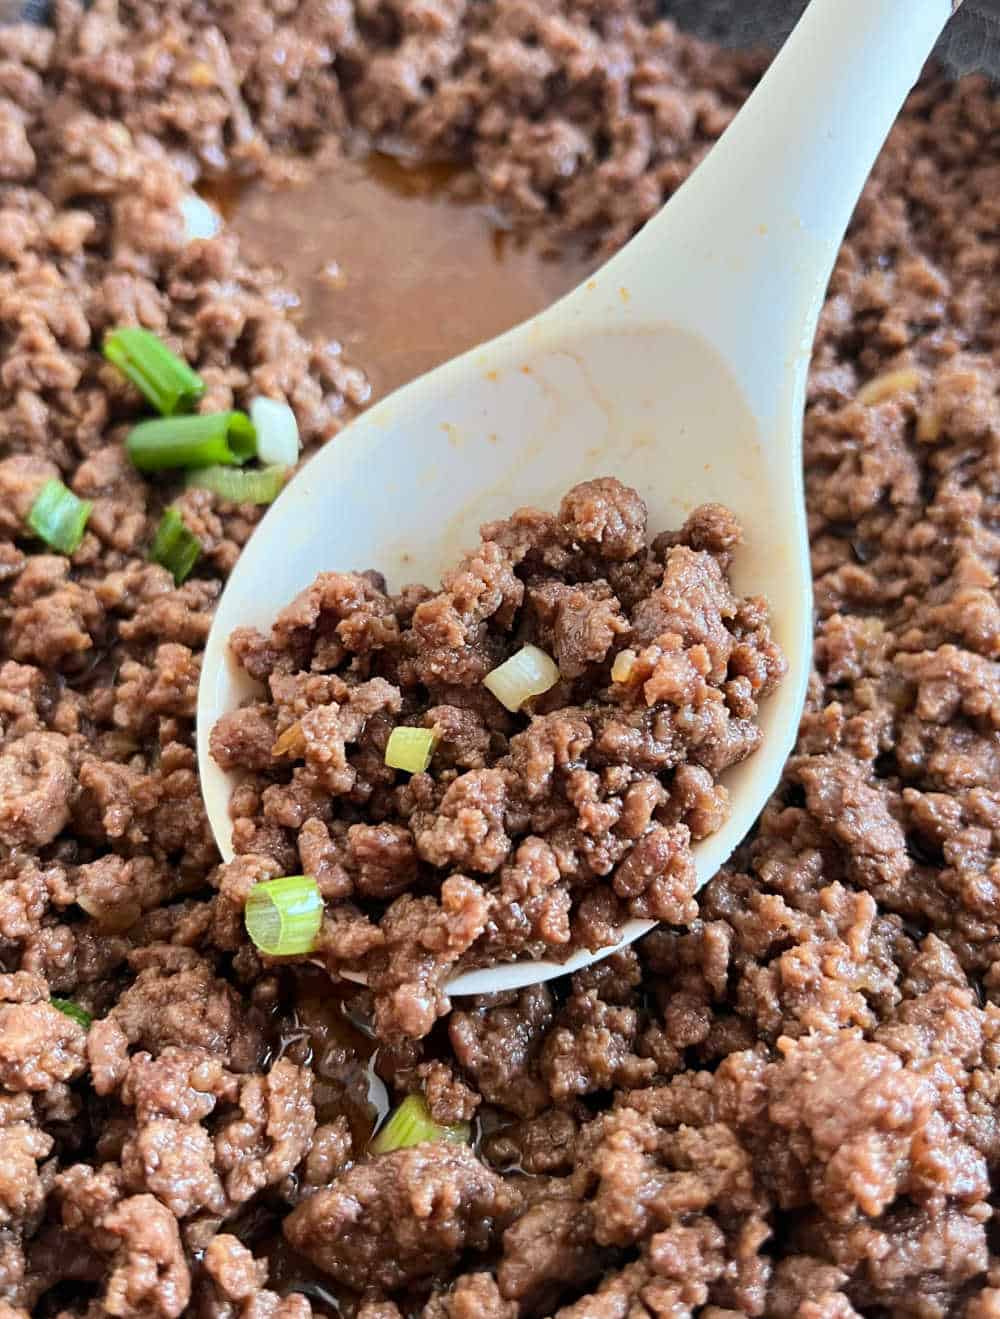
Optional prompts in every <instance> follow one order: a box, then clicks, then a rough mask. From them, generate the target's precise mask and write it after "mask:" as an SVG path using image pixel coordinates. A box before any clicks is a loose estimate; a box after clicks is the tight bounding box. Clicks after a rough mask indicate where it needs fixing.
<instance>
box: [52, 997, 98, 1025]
mask: <svg viewBox="0 0 1000 1319" xmlns="http://www.w3.org/2000/svg"><path fill="white" fill-rule="evenodd" d="M49 1002H50V1003H51V1005H52V1006H53V1007H54V1008H55V1009H56V1011H57V1012H61V1013H62V1014H63V1016H64V1017H69V1018H70V1020H71V1021H75V1022H76V1024H77V1025H78V1026H82V1027H83V1029H84V1030H90V1027H91V1024H92V1022H93V1020H94V1018H93V1017H92V1016H91V1015H90V1013H89V1012H88V1011H87V1009H86V1008H81V1007H80V1004H79V1003H74V1002H73V1000H72V999H71V998H50V999H49Z"/></svg>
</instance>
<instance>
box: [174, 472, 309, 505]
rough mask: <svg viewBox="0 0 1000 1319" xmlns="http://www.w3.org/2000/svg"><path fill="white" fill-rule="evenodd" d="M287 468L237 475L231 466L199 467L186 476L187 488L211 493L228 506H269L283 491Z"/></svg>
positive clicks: (239, 473) (238, 473)
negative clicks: (224, 501) (226, 502)
mask: <svg viewBox="0 0 1000 1319" xmlns="http://www.w3.org/2000/svg"><path fill="white" fill-rule="evenodd" d="M287 478H288V468H287V467H259V468H254V469H251V470H250V471H242V472H237V471H234V470H233V468H232V467H199V468H197V469H195V470H194V471H191V472H189V473H188V476H187V481H186V483H185V484H186V485H187V487H188V489H189V490H190V489H192V488H194V489H198V490H211V492H212V494H213V495H218V496H219V498H220V499H225V500H228V502H229V503H230V504H273V503H274V501H275V500H276V499H277V498H278V496H279V495H280V494H281V492H282V490H283V489H284V488H285V481H286V480H287Z"/></svg>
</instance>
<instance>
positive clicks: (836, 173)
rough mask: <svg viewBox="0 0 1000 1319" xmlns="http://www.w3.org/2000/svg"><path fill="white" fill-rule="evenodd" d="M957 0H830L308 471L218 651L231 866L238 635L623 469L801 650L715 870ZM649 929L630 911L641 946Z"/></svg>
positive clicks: (779, 750) (794, 602) (756, 808)
mask: <svg viewBox="0 0 1000 1319" xmlns="http://www.w3.org/2000/svg"><path fill="white" fill-rule="evenodd" d="M953 7H957V6H953V3H952V0H812V4H810V6H809V8H808V9H807V10H806V13H805V15H804V16H803V18H802V19H801V21H800V22H799V25H798V27H797V28H796V30H795V32H794V33H793V34H792V36H791V37H790V38H789V39H788V41H787V42H786V44H785V46H784V48H783V49H782V51H781V53H780V54H779V55H778V57H777V58H776V59H775V61H774V63H773V64H772V65H771V68H770V69H769V71H768V73H767V75H766V76H765V77H764V79H763V81H762V82H761V84H760V86H759V87H758V88H757V89H756V91H755V92H754V94H753V95H752V96H751V97H750V99H749V100H748V101H747V103H746V105H745V106H744V108H743V109H742V110H741V112H740V114H739V115H738V116H737V118H736V119H735V120H734V121H733V123H732V124H731V125H730V127H729V129H728V130H727V131H726V133H725V135H724V136H723V138H722V139H721V140H720V142H719V143H718V145H717V146H715V147H714V148H713V149H712V151H711V154H710V155H709V156H708V158H707V159H706V160H705V162H704V163H703V164H702V165H700V166H699V168H698V169H697V171H696V172H695V173H694V174H693V176H692V177H691V178H690V180H689V181H688V182H687V183H685V185H684V186H683V187H682V188H681V189H680V190H679V191H678V193H677V194H676V195H675V196H674V197H673V198H672V199H671V201H670V203H669V204H668V205H667V206H666V207H664V209H663V210H662V211H661V213H660V214H659V215H658V216H656V217H655V218H654V219H653V220H651V221H650V222H649V224H647V225H646V227H645V228H644V229H643V230H642V232H641V233H640V234H639V235H638V236H637V237H636V238H634V239H633V240H632V241H631V242H630V243H629V244H628V245H627V246H626V247H625V248H623V249H622V251H621V252H619V253H618V254H617V255H616V256H615V257H613V258H612V259H611V260H610V261H609V262H608V263H607V264H606V265H605V266H604V267H603V268H602V269H601V270H600V271H599V272H598V273H597V274H596V275H595V276H594V277H593V278H592V279H589V280H587V282H586V283H585V284H584V285H583V286H581V287H580V288H578V289H576V290H575V291H574V292H573V293H570V294H569V295H568V296H567V297H565V298H563V299H562V300H561V301H560V302H558V303H557V304H556V305H555V306H553V307H551V308H550V309H549V310H547V311H545V312H543V313H542V314H541V315H540V316H536V317H535V318H534V319H533V320H531V321H528V322H527V323H526V324H524V325H521V326H519V327H518V328H516V329H514V330H511V331H510V332H509V333H507V334H504V335H502V336H501V337H500V338H498V339H495V340H493V341H492V342H490V343H488V344H485V345H484V346H483V347H481V348H476V349H473V350H472V351H471V352H468V353H465V354H464V355H463V356H461V357H459V358H456V359H455V360H454V361H451V362H448V363H446V364H445V365H444V366H441V367H439V368H437V369H436V370H434V371H431V372H430V373H429V374H428V375H425V376H423V377H421V378H420V379H419V380H416V381H414V382H413V383H412V384H409V385H407V386H406V387H405V388H403V389H400V390H399V391H398V392H397V393H395V394H393V395H391V396H390V397H388V398H386V399H385V400H384V401H383V402H381V403H379V404H377V405H376V406H374V407H373V408H371V409H370V410H369V411H367V412H365V413H363V414H362V415H361V416H360V417H359V418H358V419H357V420H356V421H355V422H353V423H352V424H351V425H350V427H348V428H347V429H346V430H345V431H344V432H343V433H342V434H341V435H339V436H338V437H337V438H336V440H334V441H333V442H332V443H330V444H328V445H327V446H326V447H325V448H324V449H323V450H322V451H321V452H320V453H318V454H317V455H316V457H315V458H313V459H312V460H311V461H310V462H309V463H308V464H307V465H306V467H305V468H304V469H303V470H302V471H301V472H300V473H299V475H298V476H296V478H295V479H294V480H293V481H292V482H291V483H290V485H289V486H288V487H287V489H286V490H285V491H284V492H283V493H282V495H281V496H280V498H279V499H278V500H277V502H276V503H275V504H274V506H273V507H272V508H271V509H270V510H269V512H268V513H267V516H266V517H265V518H264V519H263V521H262V522H261V524H260V526H259V527H258V529H257V530H256V531H255V532H254V535H253V538H252V539H251V541H250V543H249V545H248V546H247V548H246V549H245V550H244V551H243V554H242V556H241V557H240V560H239V563H238V564H237V566H236V569H235V571H234V572H233V574H232V576H231V577H230V579H229V583H228V585H227V587H226V590H225V592H224V594H223V596H222V600H221V602H220V605H219V608H218V610H217V612H216V615H215V621H214V624H213V627H212V631H211V635H210V636H209V639H208V644H207V646H206V650H205V657H204V665H203V669H202V676H201V686H200V688H199V692H198V760H199V767H200V770H201V781H202V789H203V792H204V795H205V802H206V806H207V808H208V815H209V819H210V821H211V824H212V828H213V830H214V832H215V837H216V840H217V842H218V844H219V848H220V849H221V851H222V854H223V856H224V857H226V858H227V859H229V858H231V857H232V855H233V849H232V842H231V821H230V816H229V797H230V792H231V789H232V786H233V784H232V779H231V776H230V775H229V774H227V773H224V772H223V771H222V770H221V769H220V768H219V767H218V766H217V765H216V764H215V763H214V762H213V760H212V758H211V756H210V755H209V749H208V739H209V733H210V731H211V728H212V725H213V724H214V723H215V721H216V720H217V719H218V717H219V716H220V715H221V714H223V713H224V712H226V711H227V710H232V709H234V708H235V707H236V706H238V705H239V704H241V703H242V702H243V701H244V700H245V699H246V698H247V697H248V696H249V695H250V694H251V691H252V685H251V684H250V683H249V681H248V680H247V679H246V678H245V677H244V676H243V675H241V674H240V672H239V671H238V670H237V668H236V666H235V665H234V663H233V662H232V660H231V658H230V656H229V653H228V649H227V640H228V637H229V635H230V633H231V632H232V631H233V629H234V628H236V627H237V626H240V625H244V624H247V625H255V626H257V627H259V628H261V629H264V630H266V629H268V628H269V627H270V625H271V623H272V622H273V620H274V618H275V616H276V615H277V613H278V611H279V610H280V609H281V608H282V607H283V606H284V605H285V604H287V603H288V602H289V601H290V600H291V599H292V597H293V596H294V595H295V594H296V593H297V592H298V591H300V590H302V589H303V588H304V587H305V586H307V585H308V584H309V583H310V582H311V581H312V580H313V578H314V577H315V576H316V574H317V573H318V572H320V571H321V570H324V569H339V570H349V569H364V568H369V567H373V568H378V569H379V570H380V571H382V572H384V573H385V574H386V576H387V578H388V579H389V581H390V585H391V586H392V587H399V586H400V585H402V584H403V583H404V582H410V581H421V582H427V583H434V582H435V581H436V580H437V579H438V578H439V576H440V573H441V571H442V570H443V569H445V568H446V567H447V566H448V565H449V564H452V563H454V562H455V561H456V560H457V558H458V556H459V554H460V553H461V551H462V550H463V549H465V548H468V547H469V546H470V545H474V544H475V543H476V539H477V531H478V527H479V525H480V523H482V522H485V521H487V520H488V519H490V518H496V517H502V516H506V515H507V514H509V513H510V512H511V511H512V510H513V509H514V508H515V507H517V506H518V505H522V504H535V505H538V506H541V507H543V508H554V507H556V506H557V504H558V500H559V498H560V496H561V495H562V494H563V493H564V492H565V491H566V490H567V489H568V488H569V486H571V485H573V484H574V483H575V482H577V481H581V480H585V479H587V478H588V477H595V476H605V475H610V476H617V477H618V478H619V479H620V480H622V481H624V482H625V483H626V484H628V485H632V486H635V487H636V488H637V489H638V490H639V491H640V492H641V494H642V495H643V497H644V498H645V500H646V502H647V504H648V505H649V523H650V527H651V528H653V529H655V530H657V531H658V530H660V529H662V528H666V527H673V526H677V525H679V524H680V523H681V522H682V521H683V519H684V517H685V516H686V514H687V513H688V512H689V511H690V510H691V509H692V508H694V507H695V506H696V505H697V504H700V503H703V502H704V501H706V500H718V501H719V502H720V503H722V504H725V505H727V506H728V507H729V508H731V509H733V511H734V512H735V513H737V514H738V516H739V517H740V519H741V520H742V522H743V525H744V528H745V532H746V538H745V546H744V548H743V549H742V550H741V551H740V553H739V556H738V558H737V562H736V565H735V571H734V580H735V584H736V586H737V588H738V589H739V590H741V591H744V592H748V593H763V594H764V595H766V596H767V597H768V599H769V601H770V605H771V609H772V618H773V625H774V630H775V634H776V636H777V639H778V641H779V642H780V644H781V646H782V647H783V648H784V651H785V654H786V655H787V657H788V661H789V672H788V676H787V678H786V680H785V682H784V683H783V684H782V686H781V687H780V689H779V690H778V692H777V693H776V694H775V695H774V696H772V697H771V698H770V699H769V700H768V701H766V702H765V704H764V707H763V712H762V717H761V726H762V728H763V731H764V735H765V737H764V744H763V746H762V747H761V749H760V750H759V751H758V752H757V753H756V755H754V756H752V757H751V758H750V759H749V760H747V761H745V762H744V763H743V764H741V765H738V766H736V767H735V768H734V769H732V770H730V771H729V772H728V774H727V775H726V776H725V782H726V784H727V786H728V788H729V791H730V794H731V798H732V814H731V816H730V819H729V821H728V823H727V824H726V825H725V827H724V828H723V829H721V830H720V831H719V832H718V833H717V834H714V835H713V836H712V837H711V838H708V839H706V840H705V841H704V842H702V843H699V844H698V845H697V847H696V848H695V861H696V865H697V870H698V880H699V883H700V884H704V883H706V882H707V881H708V880H709V879H710V878H711V877H712V876H713V875H714V874H715V873H716V871H717V870H718V869H719V867H720V866H721V865H722V864H723V862H725V860H726V859H727V857H728V856H729V855H730V854H731V852H732V851H733V849H734V848H735V847H736V846H737V844H738V843H739V842H740V841H741V840H742V838H743V837H744V836H745V835H746V833H747V832H748V830H749V829H750V827H751V826H752V824H753V822H754V820H755V819H756V818H757V815H758V814H759V812H760V810H761V809H762V807H763V806H764V804H765V802H766V801H767V799H768V796H769V795H770V793H771V792H772V791H773V789H774V787H775V785H776V784H777V781H778V778H779V775H780V773H781V769H782V766H783V764H784V762H785V759H786V758H787V756H788V754H789V752H790V751H791V749H792V746H793V744H794V741H795V736H796V732H797V727H798V721H799V716H800V714H801V710H802V704H803V700H804V694H805V687H806V680H807V676H808V672H809V663H810V654H811V640H812V616H811V615H812V610H811V604H812V598H811V577H810V570H809V546H808V542H807V537H806V523H805V512H804V506H803V490H802V471H801V465H802V443H801V441H802V417H803V410H804V401H805V388H806V376H807V372H808V367H809V358H810V351H811V347H812V342H813V337H814V334H815V330H816V322H817V318H818V315H819V311H820V307H821V305H822V302H823V295H824V291H825V289H826V284H827V281H828V279H829V275H830V271H831V269H832V267H833V262H834V259H835V256H836V253H837V248H838V246H839V244H840V241H841V239H842V237H843V234H844V230H845V228H846V226H847V222H848V219H849V217H850V214H851V211H852V210H853V208H854V205H855V202H856V201H857V198H858V196H859V194H860V192H861V188H862V186H863V184H864V182H865V179H866V177H867V175H868V172H869V170H870V169H871V166H872V163H873V161H874V159H875V156H876V154H877V152H878V150H879V147H880V146H881V144H882V142H883V140H884V138H885V136H886V134H887V133H888V131H889V128H890V126H891V124H892V121H893V119H894V118H895V116H896V114H897V112H898V111H899V108H900V106H901V104H902V102H903V99H904V97H905V96H906V93H907V92H908V91H909V89H910V87H911V86H912V84H913V83H914V82H915V80H916V79H917V77H918V76H919V73H920V69H921V66H922V64H923V62H924V60H925V58H926V57H927V55H928V53H929V51H930V50H931V49H932V47H933V45H934V42H935V40H936V38H937V36H938V34H939V32H940V31H941V29H942V27H943V26H944V24H945V22H946V21H947V19H948V16H949V14H950V13H951V12H952V9H953ZM386 259H387V260H390V259H391V254H388V253H387V254H386ZM650 925H651V922H649V921H639V920H633V921H630V922H629V924H628V925H627V927H626V929H625V934H624V938H623V940H622V943H623V944H625V943H629V942H631V941H632V940H633V939H635V938H637V937H638V936H639V935H640V934H642V933H644V932H645V931H646V930H648V929H649V928H650ZM618 946H619V947H620V946H621V945H618ZM612 951H614V949H612V948H605V949H602V950H600V952H598V953H591V952H587V951H583V952H579V953H577V954H576V955H574V956H573V957H571V958H570V959H569V960H568V961H566V962H555V961H541V962H519V963H514V964H511V965H501V966H495V967H489V968H486V969H484V970H479V971H472V972H468V973H465V974H462V975H459V976H457V977H456V978H455V979H453V980H452V981H451V983H450V984H449V985H448V991H449V993H452V994H470V993H485V992H490V991H495V990H500V989H507V988H514V987H518V986H521V985H527V984H532V983H534V982H536V981H540V980H546V979H548V978H550V977H552V976H556V975H562V974H564V973H565V972H567V971H572V970H576V969H578V968H580V967H582V966H585V965H587V964H588V963H590V962H593V961H596V960H598V959H599V958H601V957H604V956H607V954H608V953H610V952H612Z"/></svg>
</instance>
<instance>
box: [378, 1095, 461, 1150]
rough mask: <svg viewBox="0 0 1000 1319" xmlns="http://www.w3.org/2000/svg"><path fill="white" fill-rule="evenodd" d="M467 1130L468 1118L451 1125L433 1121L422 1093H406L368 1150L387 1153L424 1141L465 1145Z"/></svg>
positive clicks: (424, 1142) (421, 1143) (423, 1142)
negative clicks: (465, 1120) (466, 1120)
mask: <svg viewBox="0 0 1000 1319" xmlns="http://www.w3.org/2000/svg"><path fill="white" fill-rule="evenodd" d="M471 1134H472V1129H471V1128H470V1126H469V1124H468V1122H456V1123H454V1124H453V1125H451V1126H442V1125H441V1123H439V1122H435V1121H434V1119H433V1118H432V1117H431V1115H430V1113H429V1111H428V1109H427V1101H426V1100H425V1099H424V1097H423V1095H421V1094H413V1095H407V1096H406V1098H405V1099H404V1100H403V1102H402V1103H401V1104H400V1105H399V1107H398V1108H397V1109H396V1111H395V1112H394V1113H392V1114H390V1116H389V1117H388V1118H387V1119H386V1122H385V1124H384V1125H383V1126H382V1128H381V1129H380V1131H379V1133H378V1135H377V1136H376V1137H375V1139H374V1140H373V1141H372V1143H371V1145H370V1146H369V1149H370V1150H371V1152H372V1154H391V1153H392V1151H393V1150H404V1149H408V1148H409V1147H410V1146H411V1145H424V1144H426V1143H427V1142H428V1141H430V1142H435V1143H436V1142H438V1141H448V1142H450V1143H451V1144H452V1145H467V1144H468V1142H469V1137H470V1136H471Z"/></svg>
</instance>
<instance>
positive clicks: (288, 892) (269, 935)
mask: <svg viewBox="0 0 1000 1319" xmlns="http://www.w3.org/2000/svg"><path fill="white" fill-rule="evenodd" d="M243 919H244V921H245V922H246V927H247V934H249V936H250V938H251V939H252V940H253V941H254V944H255V945H256V946H257V947H258V948H259V949H260V950H261V952H262V953H268V954H269V955H270V956H271V957H291V956H293V955H294V954H296V953H307V952H309V950H310V949H311V948H312V946H313V940H314V939H315V938H316V935H317V933H318V932H319V927H320V925H321V924H322V921H323V899H322V897H321V896H320V891H319V888H318V887H317V884H316V881H315V880H314V879H313V878H312V877H311V876H310V875H286V876H285V877H284V878H283V879H268V880H265V881H264V882H263V883H262V884H255V885H254V886H253V888H252V889H251V890H250V894H249V896H248V897H247V903H246V907H245V909H244V912H243Z"/></svg>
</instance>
